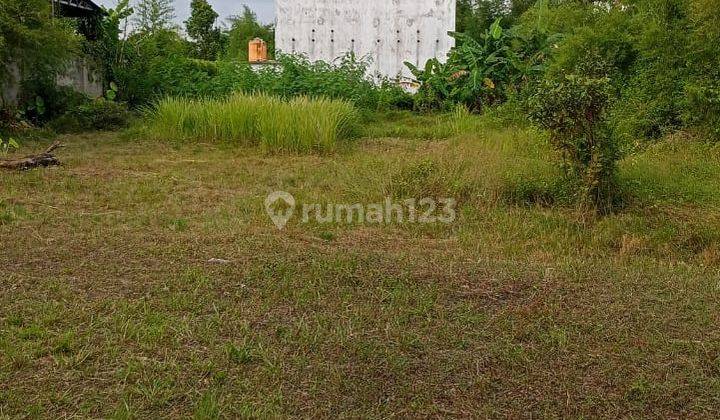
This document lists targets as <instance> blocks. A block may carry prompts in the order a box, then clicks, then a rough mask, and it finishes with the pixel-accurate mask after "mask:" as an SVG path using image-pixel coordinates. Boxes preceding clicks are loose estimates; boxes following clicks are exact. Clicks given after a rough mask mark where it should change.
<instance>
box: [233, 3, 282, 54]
mask: <svg viewBox="0 0 720 420" xmlns="http://www.w3.org/2000/svg"><path fill="white" fill-rule="evenodd" d="M230 22H231V27H230V31H229V33H228V37H229V41H228V48H227V52H226V57H227V58H230V59H239V60H242V61H247V60H248V43H249V42H250V40H252V39H254V38H261V39H263V40H264V41H265V42H267V43H268V51H269V53H270V54H272V53H273V52H274V49H275V48H274V45H275V29H274V27H273V26H272V25H262V24H260V22H258V20H257V16H256V15H255V12H253V11H252V10H251V9H250V8H249V7H248V6H247V5H243V13H242V15H239V16H233V17H231V18H230Z"/></svg>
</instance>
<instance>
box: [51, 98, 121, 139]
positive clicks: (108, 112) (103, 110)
mask: <svg viewBox="0 0 720 420" xmlns="http://www.w3.org/2000/svg"><path fill="white" fill-rule="evenodd" d="M129 119H130V112H129V111H128V108H127V105H125V104H123V103H118V102H112V101H108V100H106V99H103V98H99V99H96V100H93V101H87V102H86V103H83V104H81V105H77V106H75V107H73V108H71V109H69V110H68V111H66V112H65V113H64V114H63V115H62V116H60V117H58V118H56V119H55V120H53V121H51V122H50V126H51V127H52V128H53V129H54V130H56V131H58V132H66V133H73V132H80V131H87V130H116V129H119V128H123V127H126V126H127V125H128V122H129Z"/></svg>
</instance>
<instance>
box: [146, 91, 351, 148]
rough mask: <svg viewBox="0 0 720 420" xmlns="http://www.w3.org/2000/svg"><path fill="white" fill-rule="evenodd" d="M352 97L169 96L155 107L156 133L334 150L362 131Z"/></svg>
mask: <svg viewBox="0 0 720 420" xmlns="http://www.w3.org/2000/svg"><path fill="white" fill-rule="evenodd" d="M356 126H357V113H356V110H355V107H354V106H353V105H352V104H350V103H349V102H346V101H342V100H332V99H322V98H319V99H309V98H304V97H299V98H295V99H292V100H289V101H286V100H283V99H280V98H276V97H271V96H266V95H242V94H237V95H232V96H230V97H228V98H226V99H197V100H195V99H186V98H165V99H162V100H160V101H159V102H158V103H157V104H156V106H155V107H154V108H153V110H152V111H151V112H150V131H151V134H152V135H153V136H154V137H156V138H164V139H169V140H173V141H181V142H186V141H204V142H222V143H230V144H238V145H243V146H261V147H262V148H263V149H264V150H266V151H268V152H290V153H307V152H329V151H333V150H335V149H336V148H337V145H338V143H339V142H341V141H343V140H346V139H349V138H351V137H353V136H354V135H355V133H356V131H357V129H356Z"/></svg>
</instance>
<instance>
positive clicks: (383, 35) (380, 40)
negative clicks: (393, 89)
mask: <svg viewBox="0 0 720 420" xmlns="http://www.w3.org/2000/svg"><path fill="white" fill-rule="evenodd" d="M275 3H276V9H277V10H276V12H277V28H276V33H275V43H276V47H277V48H278V49H279V50H281V51H282V52H285V53H303V54H306V55H307V56H308V57H309V58H310V59H311V60H313V61H316V60H323V61H332V60H334V59H336V58H338V57H341V56H343V55H344V54H346V53H348V52H354V53H355V54H356V55H357V56H358V57H367V58H370V59H371V61H372V66H371V68H370V70H371V71H372V72H373V73H379V74H380V75H383V76H387V77H391V78H395V77H398V76H401V77H410V76H411V74H410V72H409V70H408V69H407V68H406V67H405V65H404V64H403V63H404V62H405V61H409V62H411V63H413V64H415V65H419V66H422V65H424V64H425V63H426V62H427V60H429V59H431V58H439V59H442V60H444V59H445V58H446V56H447V53H448V52H449V51H450V48H452V46H453V45H454V40H453V38H451V37H450V36H449V35H448V34H447V33H448V32H449V31H453V30H455V3H456V0H276V2H275Z"/></svg>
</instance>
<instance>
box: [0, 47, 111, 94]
mask: <svg viewBox="0 0 720 420" xmlns="http://www.w3.org/2000/svg"><path fill="white" fill-rule="evenodd" d="M20 81H21V74H20V70H19V69H18V66H17V65H14V64H12V65H10V77H9V79H8V80H7V81H3V83H2V85H1V86H0V99H2V101H0V105H17V100H18V96H19V95H20ZM57 85H58V86H66V87H71V88H73V89H75V90H76V91H78V92H80V93H84V94H85V95H87V96H88V97H90V98H93V99H95V98H98V97H100V96H102V95H103V94H104V90H103V80H102V77H101V76H100V74H99V73H98V72H97V71H95V70H94V69H93V68H92V66H91V65H89V64H88V63H87V61H86V60H85V59H81V58H78V59H76V60H74V61H73V62H72V63H70V65H69V66H68V68H67V70H66V71H65V73H64V74H62V75H60V76H58V77H57Z"/></svg>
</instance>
